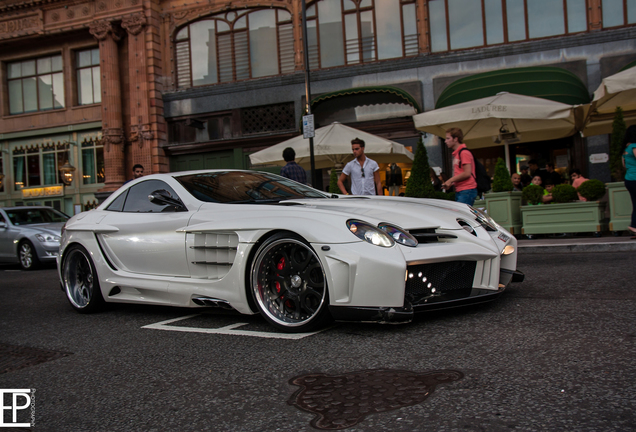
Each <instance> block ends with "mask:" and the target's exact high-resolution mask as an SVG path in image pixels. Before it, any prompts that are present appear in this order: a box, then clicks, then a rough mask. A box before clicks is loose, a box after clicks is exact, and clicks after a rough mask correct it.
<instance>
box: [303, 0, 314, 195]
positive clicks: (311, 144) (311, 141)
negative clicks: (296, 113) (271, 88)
mask: <svg viewBox="0 0 636 432" xmlns="http://www.w3.org/2000/svg"><path fill="white" fill-rule="evenodd" d="M302 5H303V8H302V9H303V10H302V12H303V13H302V15H303V51H304V54H305V55H304V58H305V99H306V101H307V116H311V90H310V86H309V82H310V79H309V48H308V43H307V6H306V4H305V0H302ZM309 164H310V167H311V168H310V169H311V185H312V186H313V187H316V160H315V158H314V137H313V119H312V131H311V135H310V136H309Z"/></svg>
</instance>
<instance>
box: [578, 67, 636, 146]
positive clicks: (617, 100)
mask: <svg viewBox="0 0 636 432" xmlns="http://www.w3.org/2000/svg"><path fill="white" fill-rule="evenodd" d="M617 107H621V108H622V110H623V118H624V119H625V122H626V123H627V124H628V125H632V124H636V67H631V68H629V69H625V70H623V71H622V72H619V73H617V74H614V75H610V76H608V77H607V78H604V79H603V81H602V82H601V85H600V86H599V87H598V89H596V91H595V92H594V99H593V100H592V103H591V104H590V105H589V108H588V111H589V114H588V116H587V119H586V120H587V121H586V125H585V129H584V130H583V134H584V135H585V136H591V135H600V134H607V133H611V132H612V122H613V121H614V112H615V111H616V108H617Z"/></svg>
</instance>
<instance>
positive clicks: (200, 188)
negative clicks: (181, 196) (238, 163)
mask: <svg viewBox="0 0 636 432" xmlns="http://www.w3.org/2000/svg"><path fill="white" fill-rule="evenodd" d="M175 178H176V179H177V181H178V182H179V183H181V185H182V186H183V187H184V188H186V189H187V190H188V192H190V193H191V194H192V196H194V197H195V198H197V199H198V200H201V201H205V202H215V203H256V204H258V203H271V202H279V201H283V200H288V199H299V198H328V197H329V195H327V194H324V193H322V192H320V191H319V190H316V189H313V188H311V187H309V186H305V185H303V184H300V183H296V182H295V181H293V180H289V179H287V178H285V177H281V176H278V175H275V174H270V173H266V172H260V171H217V172H209V173H202V174H193V175H186V176H181V177H175Z"/></svg>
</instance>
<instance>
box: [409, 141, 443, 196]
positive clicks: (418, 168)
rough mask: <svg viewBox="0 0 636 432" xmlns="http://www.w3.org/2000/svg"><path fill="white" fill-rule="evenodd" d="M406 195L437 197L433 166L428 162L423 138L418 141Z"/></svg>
mask: <svg viewBox="0 0 636 432" xmlns="http://www.w3.org/2000/svg"><path fill="white" fill-rule="evenodd" d="M404 195H406V196H407V197H413V198H436V196H435V188H434V187H433V183H431V167H430V166H429V164H428V153H427V152H426V147H424V143H423V142H422V139H420V140H419V142H418V143H417V150H416V151H415V157H414V158H413V167H412V168H411V176H410V177H409V180H408V181H407V182H406V192H405V194H404Z"/></svg>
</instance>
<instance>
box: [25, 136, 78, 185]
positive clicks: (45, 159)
mask: <svg viewBox="0 0 636 432" xmlns="http://www.w3.org/2000/svg"><path fill="white" fill-rule="evenodd" d="M68 161H69V144H68V143H62V142H59V141H58V142H57V143H46V144H41V145H32V146H20V147H16V148H14V149H13V178H14V179H15V180H14V181H15V185H14V189H15V190H16V191H18V190H20V189H22V188H25V187H34V186H50V185H56V184H61V183H62V177H61V175H62V174H61V172H60V168H61V167H62V165H64V164H65V163H66V162H68Z"/></svg>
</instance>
